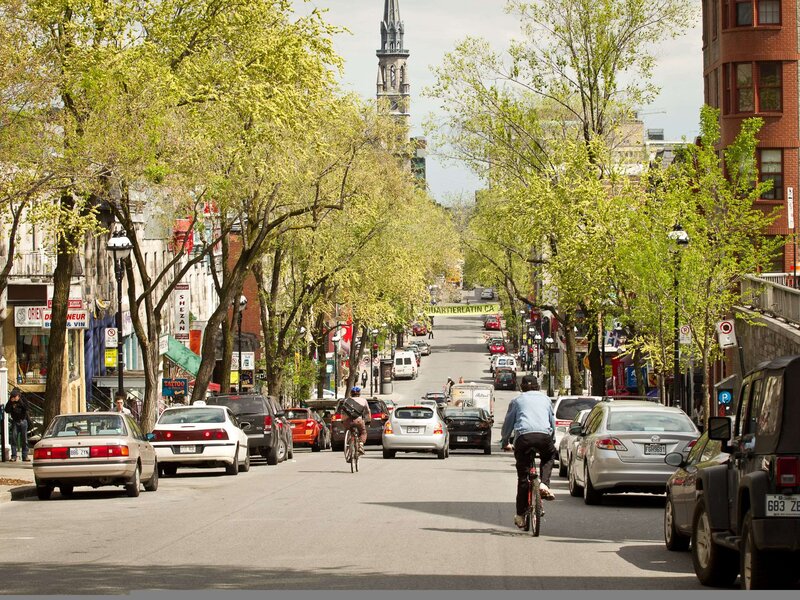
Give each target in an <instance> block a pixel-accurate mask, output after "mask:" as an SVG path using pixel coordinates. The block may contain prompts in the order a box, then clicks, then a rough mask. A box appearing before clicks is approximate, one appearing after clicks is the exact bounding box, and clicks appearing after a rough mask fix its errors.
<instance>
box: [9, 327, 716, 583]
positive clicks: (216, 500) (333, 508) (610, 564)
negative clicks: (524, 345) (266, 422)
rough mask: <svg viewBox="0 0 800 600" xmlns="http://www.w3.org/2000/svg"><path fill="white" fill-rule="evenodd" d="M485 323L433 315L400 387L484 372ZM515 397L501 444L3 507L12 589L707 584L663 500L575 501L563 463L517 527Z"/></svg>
mask: <svg viewBox="0 0 800 600" xmlns="http://www.w3.org/2000/svg"><path fill="white" fill-rule="evenodd" d="M481 323H482V321H481V319H480V317H477V316H469V317H441V316H440V317H436V320H435V325H436V327H435V330H434V332H435V338H434V339H433V340H429V343H430V344H431V345H432V347H433V354H432V355H431V356H427V357H423V359H422V368H421V371H420V377H419V378H418V379H417V380H414V381H399V382H395V387H394V395H393V397H395V398H398V399H401V400H413V399H417V398H419V396H421V395H422V394H423V393H424V392H426V391H432V390H441V389H442V387H443V386H444V384H445V382H446V380H447V377H452V378H453V379H455V380H456V381H457V380H458V378H459V377H461V376H463V377H464V379H465V381H470V380H473V381H480V380H485V381H489V373H488V355H487V354H486V353H485V346H484V345H483V331H482V329H481ZM513 395H514V393H513V392H498V393H497V397H498V402H497V406H496V415H495V417H496V423H495V431H494V434H495V436H494V444H495V450H496V451H495V452H494V453H493V454H492V455H490V456H486V455H484V454H483V453H481V452H470V451H458V452H452V453H451V455H450V458H448V459H446V460H438V459H437V458H436V457H435V456H434V455H414V454H399V455H398V457H397V458H396V459H394V460H384V459H383V458H382V455H381V452H380V448H379V447H377V448H376V447H374V446H369V447H368V449H367V454H366V456H365V457H364V458H363V459H362V461H361V463H360V464H361V471H360V472H359V473H356V474H351V473H350V469H349V466H348V465H347V464H346V463H345V462H344V459H343V458H342V455H341V454H340V453H331V452H327V451H326V452H321V453H314V454H312V453H311V451H310V450H308V449H297V450H296V451H295V459H294V460H293V461H289V462H286V463H283V464H280V465H277V466H274V467H269V466H267V465H266V464H265V463H263V462H261V461H255V462H254V464H253V467H252V469H251V470H250V472H249V473H241V474H239V475H238V476H236V477H230V476H225V475H224V474H223V472H222V470H209V471H200V470H196V471H182V472H179V474H178V477H176V478H169V479H166V478H162V480H161V485H160V488H159V490H158V491H157V492H155V493H147V492H142V494H141V495H140V496H139V497H138V498H128V497H126V496H125V495H124V492H123V491H122V490H121V489H119V490H116V489H113V488H100V489H98V490H91V489H90V488H77V489H76V491H75V494H74V496H73V497H72V498H70V499H66V498H62V497H61V496H60V494H59V493H58V492H55V493H54V494H53V499H52V500H50V501H48V502H41V501H38V500H37V499H35V498H31V499H26V500H21V501H15V502H9V503H5V504H2V505H0V542H1V543H0V581H2V582H3V583H2V588H3V592H4V593H6V594H64V593H70V594H116V593H127V592H129V591H133V590H208V589H215V590H222V589H226V590H251V589H395V590H419V589H509V590H510V589H581V590H598V589H642V590H670V589H699V588H701V586H700V585H699V584H698V582H697V579H696V578H695V576H694V573H693V571H692V566H691V558H690V555H689V554H688V553H673V552H668V551H667V550H666V549H665V548H664V544H663V541H662V534H661V522H662V516H663V505H664V501H663V497H658V496H647V495H633V494H630V495H624V496H616V497H615V496H612V497H606V498H604V500H603V504H602V505H601V506H586V505H584V504H583V501H582V500H581V499H577V498H571V497H570V496H569V493H568V492H567V489H566V481H565V480H563V479H560V478H558V477H557V475H556V474H555V472H554V477H553V485H552V488H553V490H554V492H555V493H556V494H557V499H556V500H555V501H554V502H550V503H548V504H546V511H547V513H546V516H545V520H544V522H543V525H542V535H541V537H539V538H538V539H533V538H531V537H530V536H529V535H528V534H526V533H523V532H520V531H519V530H517V528H516V527H514V525H513V515H514V493H515V486H516V476H515V471H514V468H513V458H512V456H511V455H510V454H505V453H502V452H501V451H500V449H499V446H498V445H497V443H498V440H499V427H500V425H501V424H502V418H503V415H504V414H505V411H506V407H507V404H508V401H509V400H510V399H511V398H512V397H513Z"/></svg>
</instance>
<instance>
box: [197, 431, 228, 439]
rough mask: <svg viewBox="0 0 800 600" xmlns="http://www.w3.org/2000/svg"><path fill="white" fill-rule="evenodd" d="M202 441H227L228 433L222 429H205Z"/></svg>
mask: <svg viewBox="0 0 800 600" xmlns="http://www.w3.org/2000/svg"><path fill="white" fill-rule="evenodd" d="M203 439H206V440H227V439H228V432H227V431H225V430H224V429H206V430H205V431H204V432H203Z"/></svg>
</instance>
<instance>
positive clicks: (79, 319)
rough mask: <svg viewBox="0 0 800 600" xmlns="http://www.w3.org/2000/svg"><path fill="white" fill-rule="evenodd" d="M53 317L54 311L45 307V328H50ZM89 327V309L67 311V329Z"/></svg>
mask: <svg viewBox="0 0 800 600" xmlns="http://www.w3.org/2000/svg"><path fill="white" fill-rule="evenodd" d="M52 318H53V311H51V310H50V309H45V311H44V324H43V325H42V326H43V327H44V328H45V329H50V322H51V320H52ZM88 328H89V311H88V310H70V311H67V329H88Z"/></svg>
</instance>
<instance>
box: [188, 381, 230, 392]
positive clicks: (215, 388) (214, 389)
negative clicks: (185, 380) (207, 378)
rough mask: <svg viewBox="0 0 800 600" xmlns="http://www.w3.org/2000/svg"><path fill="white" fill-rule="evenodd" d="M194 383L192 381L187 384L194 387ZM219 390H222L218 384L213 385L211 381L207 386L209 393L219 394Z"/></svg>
mask: <svg viewBox="0 0 800 600" xmlns="http://www.w3.org/2000/svg"><path fill="white" fill-rule="evenodd" d="M194 382H195V380H194V379H192V380H191V381H190V382H189V385H190V386H192V387H194ZM221 389H222V387H221V386H220V385H219V384H218V383H214V382H213V381H212V382H211V383H209V384H208V391H209V392H219V391H220V390H221Z"/></svg>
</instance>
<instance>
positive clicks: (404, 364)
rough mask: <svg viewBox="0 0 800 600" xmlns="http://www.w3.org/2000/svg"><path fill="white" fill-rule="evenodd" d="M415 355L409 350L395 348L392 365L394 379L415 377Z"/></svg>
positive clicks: (416, 367)
mask: <svg viewBox="0 0 800 600" xmlns="http://www.w3.org/2000/svg"><path fill="white" fill-rule="evenodd" d="M417 369H419V367H418V366H417V357H416V356H415V355H414V353H413V352H412V351H411V350H396V351H395V353H394V366H393V367H392V377H393V378H394V379H400V378H407V379H416V378H417Z"/></svg>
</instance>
